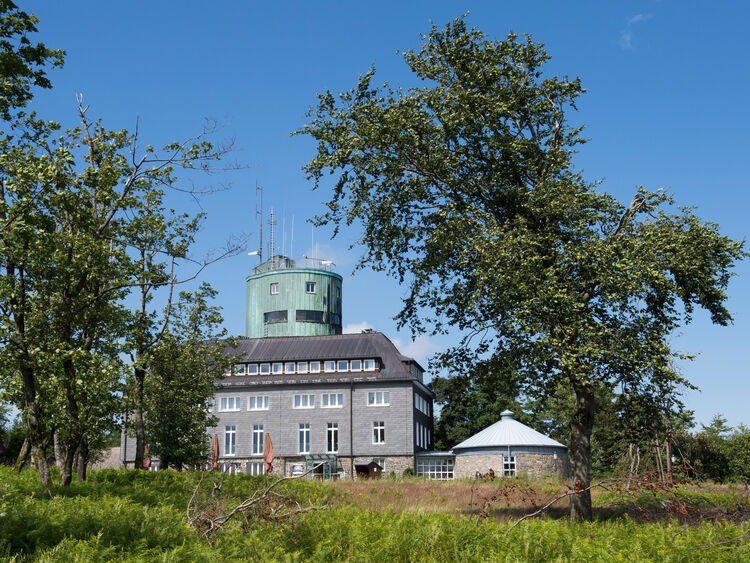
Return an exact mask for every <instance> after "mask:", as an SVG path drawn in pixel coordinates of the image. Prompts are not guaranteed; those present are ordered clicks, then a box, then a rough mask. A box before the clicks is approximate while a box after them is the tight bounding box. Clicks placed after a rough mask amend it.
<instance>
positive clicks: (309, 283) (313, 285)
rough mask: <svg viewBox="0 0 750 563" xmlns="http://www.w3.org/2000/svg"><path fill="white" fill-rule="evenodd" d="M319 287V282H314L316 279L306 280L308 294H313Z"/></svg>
mask: <svg viewBox="0 0 750 563" xmlns="http://www.w3.org/2000/svg"><path fill="white" fill-rule="evenodd" d="M310 288H312V291H310ZM317 289H318V284H317V282H314V281H306V282H305V293H307V294H308V295H313V294H315V293H317V291H316V290H317Z"/></svg>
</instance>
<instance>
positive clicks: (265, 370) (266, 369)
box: [260, 364, 271, 375]
mask: <svg viewBox="0 0 750 563" xmlns="http://www.w3.org/2000/svg"><path fill="white" fill-rule="evenodd" d="M269 373H271V364H260V374H261V375H267V374H269Z"/></svg>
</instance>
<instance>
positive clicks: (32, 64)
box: [0, 0, 65, 121]
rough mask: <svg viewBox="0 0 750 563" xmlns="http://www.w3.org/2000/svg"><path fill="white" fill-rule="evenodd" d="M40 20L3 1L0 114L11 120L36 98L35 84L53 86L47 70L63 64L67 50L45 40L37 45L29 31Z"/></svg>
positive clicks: (0, 37)
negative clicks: (51, 45)
mask: <svg viewBox="0 0 750 563" xmlns="http://www.w3.org/2000/svg"><path fill="white" fill-rule="evenodd" d="M37 23H39V20H38V19H37V18H36V16H34V15H33V14H27V13H26V12H23V11H21V10H19V9H18V6H16V5H15V4H14V3H13V2H11V1H10V0H2V1H0V76H2V77H3V79H2V81H0V118H2V119H3V120H6V121H7V120H10V118H11V115H12V114H13V113H15V111H16V110H17V109H18V108H21V107H23V106H25V105H26V104H27V103H28V102H29V101H30V100H31V98H32V92H31V89H32V87H33V86H36V87H39V88H50V87H51V86H52V85H51V84H50V81H49V79H48V78H47V70H48V69H49V67H50V66H53V67H56V66H62V64H63V57H64V55H65V52H64V51H61V50H52V49H49V48H47V47H45V45H44V44H43V43H37V44H36V45H33V44H32V43H31V41H30V40H29V34H32V33H35V32H36V24H37Z"/></svg>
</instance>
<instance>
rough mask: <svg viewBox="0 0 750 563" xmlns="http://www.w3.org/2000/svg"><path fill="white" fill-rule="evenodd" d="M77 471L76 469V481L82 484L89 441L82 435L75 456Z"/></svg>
mask: <svg viewBox="0 0 750 563" xmlns="http://www.w3.org/2000/svg"><path fill="white" fill-rule="evenodd" d="M76 462H77V465H78V467H77V469H76V481H78V482H79V483H83V482H84V481H85V480H86V471H87V469H88V468H87V466H88V463H89V440H88V438H86V435H85V434H84V436H83V438H81V443H80V444H79V446H78V455H77V456H76Z"/></svg>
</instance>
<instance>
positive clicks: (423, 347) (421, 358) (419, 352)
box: [391, 335, 442, 368]
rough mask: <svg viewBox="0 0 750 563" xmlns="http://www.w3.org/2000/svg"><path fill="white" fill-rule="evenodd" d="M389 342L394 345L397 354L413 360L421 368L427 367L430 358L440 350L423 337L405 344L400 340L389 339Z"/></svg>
mask: <svg viewBox="0 0 750 563" xmlns="http://www.w3.org/2000/svg"><path fill="white" fill-rule="evenodd" d="M391 341H392V342H393V343H394V344H395V345H396V348H398V350H399V352H401V353H402V354H403V355H404V356H407V357H409V358H414V359H415V360H417V361H418V362H419V364H420V365H421V366H422V367H423V368H426V367H427V361H428V360H429V359H430V356H432V355H434V354H436V353H437V352H440V351H441V350H442V347H440V346H438V345H437V344H436V343H435V342H433V341H432V340H430V338H429V337H428V336H425V335H420V336H417V337H416V338H415V339H414V340H409V341H407V342H402V341H401V339H400V338H391Z"/></svg>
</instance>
